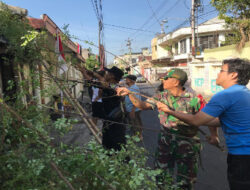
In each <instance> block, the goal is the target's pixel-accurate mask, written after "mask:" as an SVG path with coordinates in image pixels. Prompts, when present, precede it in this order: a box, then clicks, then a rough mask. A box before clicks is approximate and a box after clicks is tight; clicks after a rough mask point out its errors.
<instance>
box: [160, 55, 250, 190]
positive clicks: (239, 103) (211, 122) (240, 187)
mask: <svg viewBox="0 0 250 190" xmlns="http://www.w3.org/2000/svg"><path fill="white" fill-rule="evenodd" d="M249 80H250V62H249V61H248V60H244V59H229V60H224V61H223V66H222V68H221V70H220V73H219V74H218V76H217V79H216V84H217V85H220V86H222V87H223V88H224V90H223V91H221V92H219V93H217V94H215V95H214V96H213V97H212V99H211V100H210V101H209V102H208V104H207V105H206V106H205V107H204V108H203V109H202V110H201V111H200V112H198V113H197V114H195V115H189V114H185V113H181V112H177V111H173V110H170V109H169V108H168V107H167V106H166V105H165V104H162V103H160V102H159V103H157V106H158V109H159V110H162V111H164V112H166V113H167V114H170V115H173V116H174V117H177V118H179V119H180V120H182V121H184V122H186V123H188V124H190V125H194V126H197V127H198V126H201V125H207V126H214V127H219V126H221V127H222V130H223V132H224V136H225V139H226V144H227V147H228V157H227V163H228V170H227V175H228V181H229V185H230V189H231V190H236V189H237V190H249V189H250V90H249V89H248V88H247V87H246V85H247V84H248V82H249ZM217 138H218V137H217V136H216V135H214V136H212V137H211V139H212V140H213V141H214V142H215V141H216V140H218V139H217Z"/></svg>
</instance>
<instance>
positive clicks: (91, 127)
mask: <svg viewBox="0 0 250 190" xmlns="http://www.w3.org/2000/svg"><path fill="white" fill-rule="evenodd" d="M46 64H47V62H46V61H43V62H42V65H43V66H44V68H45V69H46V71H47V73H48V74H49V76H50V77H51V78H52V79H53V81H54V82H55V83H56V85H57V86H58V88H60V89H61V90H62V91H63V93H65V96H66V98H67V99H68V100H69V101H70V102H71V103H72V105H73V106H74V107H75V108H76V109H77V111H78V112H79V113H80V115H81V116H87V112H86V111H85V110H84V109H83V108H82V106H81V105H80V104H79V103H78V102H77V101H76V100H75V99H74V98H73V97H72V96H71V94H70V92H69V91H68V90H67V89H66V88H64V85H63V83H62V82H58V81H57V80H56V79H55V77H54V76H53V75H52V74H51V72H50V71H49V69H48V67H47V65H46ZM82 119H83V121H84V122H85V124H86V125H87V127H88V128H89V130H90V131H91V133H92V134H93V135H94V137H95V138H96V140H97V142H98V143H100V144H101V142H102V141H101V139H100V136H99V134H101V133H100V132H98V131H99V129H98V128H97V126H96V125H95V124H94V123H93V121H92V120H90V119H86V118H84V117H83V118H82Z"/></svg>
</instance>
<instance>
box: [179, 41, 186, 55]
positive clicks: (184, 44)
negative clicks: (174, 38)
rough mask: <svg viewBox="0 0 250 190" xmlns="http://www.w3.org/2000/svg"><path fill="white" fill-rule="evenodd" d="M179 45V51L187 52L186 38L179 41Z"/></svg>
mask: <svg viewBox="0 0 250 190" xmlns="http://www.w3.org/2000/svg"><path fill="white" fill-rule="evenodd" d="M180 46H181V51H180V53H181V54H183V53H186V52H187V48H186V39H183V40H181V41H180Z"/></svg>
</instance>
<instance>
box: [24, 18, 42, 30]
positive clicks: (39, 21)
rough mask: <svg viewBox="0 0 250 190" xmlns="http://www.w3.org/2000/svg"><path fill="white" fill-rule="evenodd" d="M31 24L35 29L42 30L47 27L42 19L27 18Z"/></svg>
mask: <svg viewBox="0 0 250 190" xmlns="http://www.w3.org/2000/svg"><path fill="white" fill-rule="evenodd" d="M27 19H28V21H29V24H30V25H31V26H32V27H33V28H34V29H41V28H44V27H45V23H44V21H43V20H42V19H37V18H31V17H27Z"/></svg>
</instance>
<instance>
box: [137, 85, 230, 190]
mask: <svg viewBox="0 0 250 190" xmlns="http://www.w3.org/2000/svg"><path fill="white" fill-rule="evenodd" d="M153 85H154V86H156V85H157V84H153ZM138 86H139V87H140V89H141V92H142V93H145V94H148V95H153V93H154V90H155V89H154V88H152V87H151V86H150V85H149V84H145V83H143V84H138ZM141 118H142V121H143V127H144V128H147V129H145V130H144V131H143V137H144V140H143V141H144V146H145V148H146V149H147V150H148V151H149V152H150V156H149V161H148V164H149V166H153V156H151V155H153V154H154V152H155V150H156V147H157V137H158V132H157V130H159V126H160V124H159V120H158V117H157V111H150V110H148V111H142V112H141ZM201 129H202V130H203V131H204V132H206V133H207V134H209V132H208V129H207V127H201ZM219 133H220V139H221V143H222V145H224V146H225V141H224V138H223V134H222V131H221V130H220V131H219ZM200 137H201V141H202V145H203V150H202V152H201V163H202V166H200V167H199V171H198V179H197V183H196V184H195V190H228V189H229V187H228V182H227V176H226V168H227V164H226V156H227V152H226V151H225V152H222V151H220V150H219V149H217V148H216V147H214V146H212V145H210V144H208V143H207V142H206V141H205V137H204V135H202V134H200Z"/></svg>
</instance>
